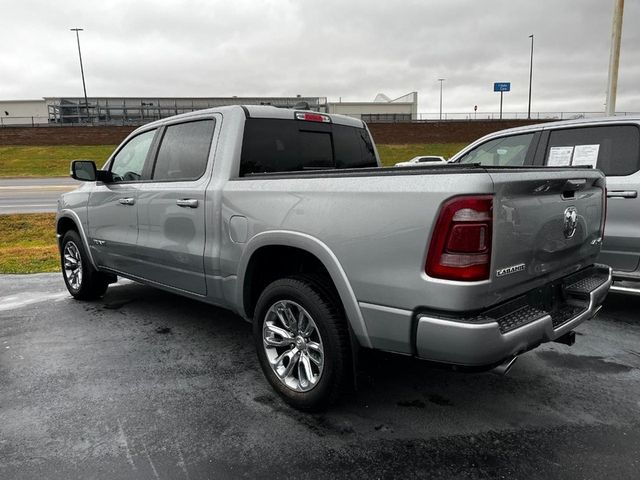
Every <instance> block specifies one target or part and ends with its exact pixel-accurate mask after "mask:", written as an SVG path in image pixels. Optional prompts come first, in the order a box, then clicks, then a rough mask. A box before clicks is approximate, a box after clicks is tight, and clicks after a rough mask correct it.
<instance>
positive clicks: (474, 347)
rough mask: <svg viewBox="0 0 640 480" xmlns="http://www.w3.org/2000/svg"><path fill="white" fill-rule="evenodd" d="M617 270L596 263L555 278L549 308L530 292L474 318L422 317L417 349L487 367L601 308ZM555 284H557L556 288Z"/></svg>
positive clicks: (450, 360) (423, 355)
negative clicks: (552, 301)
mask: <svg viewBox="0 0 640 480" xmlns="http://www.w3.org/2000/svg"><path fill="white" fill-rule="evenodd" d="M611 283H612V277H611V269H610V268H609V267H607V266H603V265H596V266H593V267H591V268H589V269H586V270H583V271H581V272H578V273H576V274H573V275H570V276H569V277H567V278H565V279H563V280H562V281H560V282H555V284H554V285H553V288H554V292H556V293H554V299H555V301H554V305H553V308H547V307H545V305H544V304H543V302H536V301H535V293H533V292H530V294H528V295H523V296H521V297H518V298H516V299H514V300H511V301H509V302H506V303H505V304H503V305H500V306H498V307H494V308H491V309H489V310H487V311H485V312H482V313H480V314H476V315H474V316H472V317H461V318H451V317H448V318H447V317H443V316H439V315H434V314H429V313H423V314H419V315H418V321H417V326H416V332H415V342H416V352H417V354H418V356H419V357H420V358H422V359H425V360H431V361H436V362H444V363H452V364H456V365H464V366H487V365H492V364H496V363H499V362H501V361H503V360H504V359H505V358H508V357H510V356H514V355H518V354H520V353H523V352H526V351H527V350H531V349H532V348H535V347H536V346H538V345H539V344H541V343H545V342H550V341H553V340H555V339H557V338H559V337H561V336H562V335H564V334H566V333H568V332H570V331H571V330H573V329H574V328H575V327H577V326H578V325H580V324H581V323H582V322H584V321H585V320H588V319H590V318H592V317H593V316H594V315H595V314H596V313H598V311H599V310H600V307H601V305H602V303H603V302H604V299H605V297H606V296H607V293H608V291H609V288H610V287H611ZM550 287H551V286H550Z"/></svg>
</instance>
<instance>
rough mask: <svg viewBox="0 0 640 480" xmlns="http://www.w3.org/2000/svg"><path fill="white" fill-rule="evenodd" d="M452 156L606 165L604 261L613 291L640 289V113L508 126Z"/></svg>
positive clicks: (463, 160) (462, 160)
mask: <svg viewBox="0 0 640 480" xmlns="http://www.w3.org/2000/svg"><path fill="white" fill-rule="evenodd" d="M450 161H451V162H454V163H458V164H470V163H480V164H481V165H486V166H492V167H493V166H513V167H529V166H533V167H538V166H554V167H561V168H566V167H568V166H572V167H576V166H579V167H585V166H586V167H590V168H597V169H599V170H602V172H604V174H605V175H606V176H607V198H608V200H609V201H608V204H607V215H606V226H605V235H604V240H603V245H602V252H601V253H600V258H599V260H598V261H599V262H601V263H603V264H606V265H610V266H611V267H612V268H613V277H614V280H616V283H614V285H613V286H612V287H611V291H618V292H626V293H633V294H640V198H638V191H639V190H640V117H626V116H625V117H609V118H599V119H581V120H569V121H564V122H552V123H543V124H539V125H531V126H527V127H520V128H512V129H509V130H503V131H500V132H496V133H492V134H490V135H487V136H486V137H483V138H481V139H480V140H478V141H476V142H474V143H472V144H471V145H469V146H468V147H466V148H465V149H463V150H461V151H460V152H459V153H457V154H456V155H455V156H454V157H453V158H452V159H451V160H450ZM618 281H622V282H625V283H624V284H623V285H620V284H619V283H617V282H618Z"/></svg>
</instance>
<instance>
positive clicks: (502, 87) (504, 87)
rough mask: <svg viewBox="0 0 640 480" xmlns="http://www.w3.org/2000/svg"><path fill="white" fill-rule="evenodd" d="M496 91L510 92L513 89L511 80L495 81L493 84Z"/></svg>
mask: <svg viewBox="0 0 640 480" xmlns="http://www.w3.org/2000/svg"><path fill="white" fill-rule="evenodd" d="M493 91H494V92H509V91H511V82H495V83H494V84H493Z"/></svg>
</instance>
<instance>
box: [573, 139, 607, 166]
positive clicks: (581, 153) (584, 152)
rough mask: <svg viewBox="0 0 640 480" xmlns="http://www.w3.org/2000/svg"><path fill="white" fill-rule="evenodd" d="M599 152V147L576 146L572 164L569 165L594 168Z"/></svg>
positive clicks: (596, 145)
mask: <svg viewBox="0 0 640 480" xmlns="http://www.w3.org/2000/svg"><path fill="white" fill-rule="evenodd" d="M599 151H600V145H599V144H595V145H576V146H575V148H574V150H573V162H572V163H571V165H573V166H574V167H577V166H581V167H591V168H596V164H597V163H598V152H599Z"/></svg>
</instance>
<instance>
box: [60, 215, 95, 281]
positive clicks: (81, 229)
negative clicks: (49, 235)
mask: <svg viewBox="0 0 640 480" xmlns="http://www.w3.org/2000/svg"><path fill="white" fill-rule="evenodd" d="M62 218H68V219H69V220H71V221H72V222H73V223H74V224H75V225H76V229H77V231H78V233H79V234H80V238H81V239H82V244H83V245H84V249H85V251H86V252H87V256H88V257H89V261H90V262H91V265H92V266H93V268H95V269H96V270H98V266H97V265H96V262H95V260H94V259H93V255H92V254H91V249H90V248H89V239H88V237H87V235H86V233H85V231H84V226H83V225H82V222H81V221H80V217H79V216H78V214H77V213H76V212H74V211H73V210H69V209H66V208H65V209H63V210H60V211H59V212H58V215H57V216H56V232H57V231H58V224H59V223H60V220H61V219H62ZM57 236H58V245H60V237H61V235H60V234H59V233H57Z"/></svg>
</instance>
